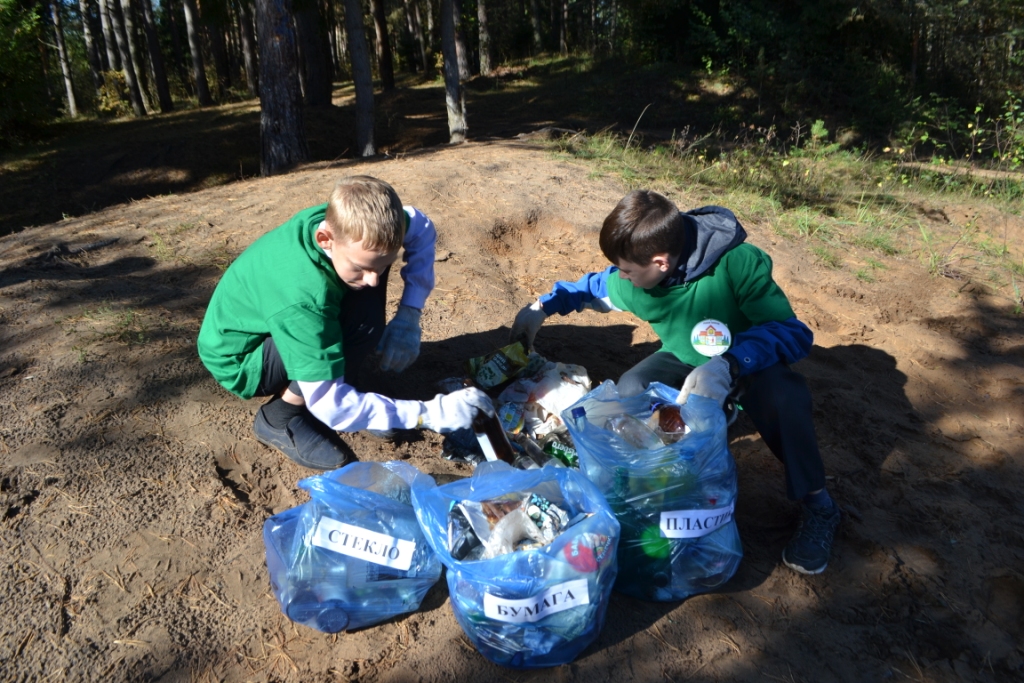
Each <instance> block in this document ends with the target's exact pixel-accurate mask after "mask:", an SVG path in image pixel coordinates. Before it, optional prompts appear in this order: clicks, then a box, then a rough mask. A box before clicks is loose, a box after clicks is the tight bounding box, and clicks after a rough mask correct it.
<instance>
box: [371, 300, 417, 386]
mask: <svg viewBox="0 0 1024 683" xmlns="http://www.w3.org/2000/svg"><path fill="white" fill-rule="evenodd" d="M420 315H422V313H421V312H420V311H418V310H417V309H415V308H413V307H411V306H399V307H398V312H397V313H395V317H394V318H392V319H391V322H389V323H388V326H387V327H385V328H384V334H383V335H381V338H380V343H379V344H377V351H379V352H381V354H382V355H381V359H380V369H381V370H391V371H393V372H401V371H402V370H405V369H406V368H407V367H409V366H410V365H412V362H413V361H414V360H416V358H417V357H418V356H419V355H420Z"/></svg>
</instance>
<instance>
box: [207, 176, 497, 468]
mask: <svg viewBox="0 0 1024 683" xmlns="http://www.w3.org/2000/svg"><path fill="white" fill-rule="evenodd" d="M435 241H436V233H435V231H434V224H433V223H432V222H431V221H430V219H428V218H427V217H426V216H425V215H424V214H423V213H422V212H421V211H419V210H417V209H415V208H413V207H411V206H409V207H403V206H402V202H401V201H400V200H399V198H398V194H397V193H396V192H395V190H394V188H393V187H391V185H389V184H388V183H386V182H384V181H382V180H378V179H377V178H372V177H370V176H348V177H345V178H342V179H341V180H339V181H338V183H337V184H336V185H335V187H334V191H333V192H332V193H331V196H330V199H329V201H328V202H327V203H326V204H321V205H319V206H314V207H311V208H309V209H306V210H305V211H300V212H299V213H298V214H296V215H295V216H293V217H292V218H291V219H290V220H288V221H287V222H286V223H284V224H283V225H281V226H279V227H277V228H275V229H274V230H271V231H270V232H268V233H267V234H265V235H263V236H262V237H260V238H259V239H258V240H256V241H255V242H254V243H253V244H251V245H250V246H249V247H248V248H247V249H246V250H245V251H244V252H242V254H241V255H240V256H239V257H238V258H237V259H235V261H234V262H233V263H232V264H231V265H230V266H229V267H228V269H227V272H225V273H224V276H223V277H222V278H221V280H220V282H219V283H218V284H217V288H216V290H214V293H213V297H212V298H211V299H210V305H209V306H208V307H207V309H206V315H205V317H204V318H203V325H202V328H201V329H200V331H199V338H198V340H197V346H198V349H199V357H200V358H201V359H202V361H203V364H204V365H205V366H206V368H207V369H208V370H209V371H210V373H211V374H212V375H213V376H214V378H215V379H216V380H217V381H218V382H220V384H221V385H222V386H223V387H224V388H225V389H227V390H228V391H230V392H231V393H233V394H235V395H236V396H239V397H241V398H252V397H254V396H269V397H270V400H269V401H267V402H266V403H265V404H264V405H263V406H262V407H261V408H260V409H259V411H257V413H256V419H255V421H254V423H253V432H254V433H255V436H256V439H257V440H258V441H260V442H261V443H264V444H266V445H268V446H271V447H274V448H277V449H278V450H280V451H281V452H283V453H284V454H285V455H287V456H288V457H289V458H291V459H292V460H294V461H295V462H297V463H299V464H300V465H303V466H305V467H311V468H315V469H334V468H337V467H341V466H342V465H344V464H345V463H346V462H347V461H348V460H349V459H350V458H352V457H353V453H352V452H351V449H349V447H348V446H347V445H346V444H345V443H344V442H343V441H342V440H341V439H340V438H339V437H338V434H337V432H339V431H342V432H355V431H360V430H364V429H365V430H372V431H376V432H388V431H390V430H393V429H409V428H415V427H423V428H426V429H431V430H433V431H438V432H445V431H450V430H455V429H461V428H463V427H468V426H470V424H471V422H472V419H473V417H474V415H475V414H476V412H477V411H478V410H484V411H485V412H493V410H494V408H493V407H492V406H491V402H490V398H488V396H487V395H486V394H484V393H483V392H482V391H480V390H479V389H475V388H467V389H462V390H459V391H455V392H452V393H450V394H438V395H437V396H435V397H434V398H433V399H431V400H429V401H408V400H398V399H392V398H388V397H387V396H382V395H380V394H375V393H370V392H362V391H360V390H359V388H358V381H357V380H356V378H357V377H358V375H359V372H360V370H361V369H362V368H361V366H362V365H363V364H364V361H365V360H366V359H367V357H368V356H369V355H370V354H371V353H372V352H374V351H375V350H376V351H379V352H380V353H381V363H380V367H381V369H383V370H391V371H395V372H401V371H402V370H404V369H405V368H406V367H408V366H409V365H410V364H411V363H412V362H413V361H414V360H415V359H416V357H417V356H418V355H419V348H420V310H421V309H422V308H423V304H424V302H425V301H426V299H427V296H428V295H429V294H430V291H431V289H433V287H434V243H435ZM403 249H404V252H405V261H406V264H405V266H404V267H403V268H402V270H401V272H400V275H401V277H402V280H403V281H404V283H405V289H404V291H403V293H402V300H401V304H400V305H399V307H398V312H397V313H396V314H395V316H394V317H393V318H392V319H391V322H389V323H388V324H387V325H385V303H386V299H387V291H386V290H387V279H388V273H389V272H390V270H391V265H392V264H393V263H394V262H395V261H396V260H397V259H398V256H399V252H400V251H401V250H403Z"/></svg>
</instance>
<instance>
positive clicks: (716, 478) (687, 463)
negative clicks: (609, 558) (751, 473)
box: [562, 381, 743, 600]
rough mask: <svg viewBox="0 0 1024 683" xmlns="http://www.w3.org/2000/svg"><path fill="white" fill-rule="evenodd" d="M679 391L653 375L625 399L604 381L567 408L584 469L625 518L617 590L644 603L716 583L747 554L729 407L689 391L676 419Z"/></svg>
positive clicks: (565, 414)
mask: <svg viewBox="0 0 1024 683" xmlns="http://www.w3.org/2000/svg"><path fill="white" fill-rule="evenodd" d="M677 393H678V391H677V390H675V389H672V388H670V387H667V386H665V385H664V384H661V383H658V382H655V383H654V384H652V385H651V386H650V387H649V388H648V390H647V391H646V392H644V393H643V394H640V395H639V396H634V397H630V398H620V397H619V395H618V391H617V389H616V387H615V384H614V383H613V382H611V381H606V382H604V383H603V384H601V385H600V386H599V387H598V388H597V389H595V390H594V391H592V392H590V393H589V394H587V395H586V396H585V397H583V399H581V400H580V401H579V402H577V403H576V404H574V405H573V406H572V407H570V408H569V409H567V410H565V411H564V412H563V413H562V417H563V420H565V422H566V424H567V425H568V427H569V433H570V434H571V435H572V439H573V441H574V442H575V444H576V450H577V454H578V456H579V462H580V470H581V471H582V472H583V473H584V474H585V475H586V476H587V478H589V479H590V480H591V481H593V482H594V484H595V485H596V486H597V488H598V489H599V490H600V491H601V493H603V494H604V495H605V497H606V498H607V500H608V503H609V505H610V506H611V508H612V510H614V512H615V516H616V517H617V518H618V520H619V523H620V524H621V525H622V531H621V534H622V537H621V541H620V542H619V574H618V581H617V583H616V585H615V588H616V590H619V591H621V592H623V593H626V594H628V595H632V596H634V597H637V598H641V599H644V600H681V599H683V598H686V597H688V596H690V595H694V594H696V593H704V592H707V591H710V590H714V589H715V588H718V587H719V586H721V585H722V584H724V583H725V582H726V581H728V580H729V579H730V578H731V577H732V575H733V574H734V573H735V572H736V568H737V567H738V566H739V562H740V559H741V558H742V556H743V548H742V545H741V544H740V538H739V533H738V532H737V530H736V523H735V521H734V520H733V510H734V507H735V501H736V466H735V464H734V463H733V459H732V455H731V454H730V453H729V448H728V440H727V438H726V422H725V414H724V413H723V412H722V409H721V407H720V406H719V405H718V403H717V402H716V401H713V400H711V399H707V398H705V397H703V396H695V395H691V396H690V399H689V401H688V402H687V403H686V405H684V406H680V407H679V416H678V418H677V417H676V416H675V415H674V413H672V412H671V411H673V410H674V406H673V405H672V401H673V399H674V398H675V396H676V394H677ZM661 410H668V411H670V412H669V413H667V414H658V413H656V412H655V411H661ZM659 418H660V419H659ZM679 418H681V420H682V422H683V423H685V429H680V427H681V426H682V425H681V424H680V423H679V421H678V420H679ZM666 430H669V431H666ZM683 432H685V434H684V433H683Z"/></svg>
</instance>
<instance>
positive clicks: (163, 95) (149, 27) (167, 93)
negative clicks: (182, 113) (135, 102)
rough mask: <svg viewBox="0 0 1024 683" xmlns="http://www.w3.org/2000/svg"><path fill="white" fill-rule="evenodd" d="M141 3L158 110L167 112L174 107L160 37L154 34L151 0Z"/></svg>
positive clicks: (154, 25)
mask: <svg viewBox="0 0 1024 683" xmlns="http://www.w3.org/2000/svg"><path fill="white" fill-rule="evenodd" d="M139 2H141V3H142V23H143V24H144V25H145V27H146V45H147V46H148V47H149V63H150V65H151V66H152V67H153V83H154V84H155V85H156V95H157V98H158V99H159V100H160V111H162V112H165V113H166V112H169V111H171V110H173V109H174V101H173V100H171V88H170V86H169V85H168V84H167V70H166V69H165V68H164V55H163V53H162V52H160V39H159V38H158V37H157V35H156V22H155V21H153V5H152V4H151V0H139Z"/></svg>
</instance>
